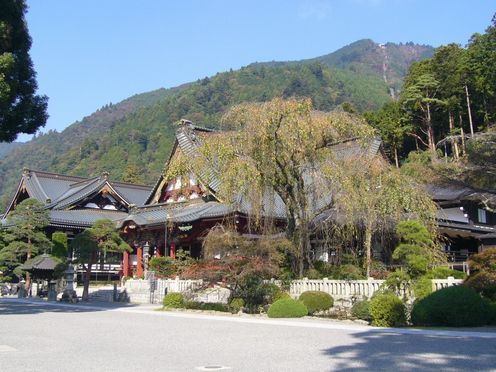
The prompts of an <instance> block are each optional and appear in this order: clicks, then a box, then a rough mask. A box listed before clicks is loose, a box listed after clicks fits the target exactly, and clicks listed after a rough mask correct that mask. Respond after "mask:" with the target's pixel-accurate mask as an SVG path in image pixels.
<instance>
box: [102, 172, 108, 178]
mask: <svg viewBox="0 0 496 372" xmlns="http://www.w3.org/2000/svg"><path fill="white" fill-rule="evenodd" d="M102 177H103V178H105V179H108V178H109V172H107V171H103V172H102Z"/></svg>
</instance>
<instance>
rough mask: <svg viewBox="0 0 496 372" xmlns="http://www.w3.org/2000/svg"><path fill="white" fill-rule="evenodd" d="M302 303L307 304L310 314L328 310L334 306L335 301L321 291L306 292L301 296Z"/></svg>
mask: <svg viewBox="0 0 496 372" xmlns="http://www.w3.org/2000/svg"><path fill="white" fill-rule="evenodd" d="M300 301H301V302H303V303H304V304H305V306H306V307H307V309H308V313H309V314H314V313H316V312H318V311H322V310H328V309H330V308H331V307H332V305H334V299H333V298H332V296H331V295H330V294H329V293H326V292H321V291H306V292H303V293H302V294H301V295H300Z"/></svg>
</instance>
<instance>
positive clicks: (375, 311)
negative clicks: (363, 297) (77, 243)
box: [369, 293, 406, 327]
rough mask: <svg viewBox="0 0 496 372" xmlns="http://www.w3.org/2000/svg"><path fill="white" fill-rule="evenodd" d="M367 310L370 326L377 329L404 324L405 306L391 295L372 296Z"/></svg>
mask: <svg viewBox="0 0 496 372" xmlns="http://www.w3.org/2000/svg"><path fill="white" fill-rule="evenodd" d="M369 310H370V316H371V318H372V325H375V326H377V327H398V326H404V325H405V324H406V314H405V313H406V311H405V310H406V309H405V305H404V304H403V302H402V301H401V300H400V299H399V298H398V297H397V296H396V295H394V294H392V293H380V294H378V295H376V296H374V297H373V298H372V300H371V301H370V305H369Z"/></svg>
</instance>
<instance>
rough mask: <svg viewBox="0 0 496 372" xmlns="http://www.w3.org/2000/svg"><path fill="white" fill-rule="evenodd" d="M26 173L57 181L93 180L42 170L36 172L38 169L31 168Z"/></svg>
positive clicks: (25, 170)
mask: <svg viewBox="0 0 496 372" xmlns="http://www.w3.org/2000/svg"><path fill="white" fill-rule="evenodd" d="M23 172H24V173H27V174H30V173H33V174H36V176H37V177H40V176H42V177H43V176H46V177H45V178H55V179H64V180H66V181H71V180H75V181H76V180H77V181H78V182H81V181H84V180H88V179H91V178H88V177H81V176H71V175H68V174H62V173H54V172H47V171H41V170H36V169H29V168H24V170H23Z"/></svg>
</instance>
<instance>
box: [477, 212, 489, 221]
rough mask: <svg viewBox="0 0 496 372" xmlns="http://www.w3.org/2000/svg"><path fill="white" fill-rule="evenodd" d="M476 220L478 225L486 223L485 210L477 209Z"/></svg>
mask: <svg viewBox="0 0 496 372" xmlns="http://www.w3.org/2000/svg"><path fill="white" fill-rule="evenodd" d="M477 214H478V217H479V218H478V219H479V222H480V223H487V217H486V210H485V209H480V208H479V209H477Z"/></svg>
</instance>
